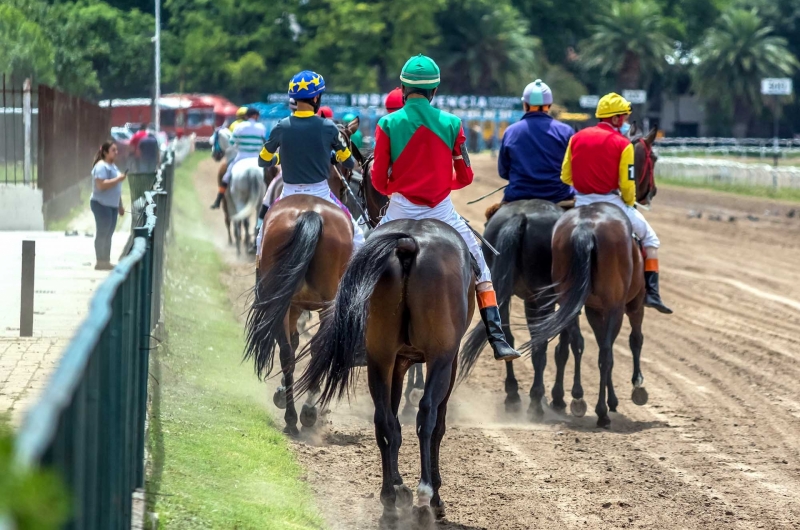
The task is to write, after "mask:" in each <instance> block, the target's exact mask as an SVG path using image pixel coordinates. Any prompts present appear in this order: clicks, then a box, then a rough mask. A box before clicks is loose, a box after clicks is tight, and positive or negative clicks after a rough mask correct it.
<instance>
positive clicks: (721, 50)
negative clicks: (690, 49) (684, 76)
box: [693, 8, 800, 137]
mask: <svg viewBox="0 0 800 530" xmlns="http://www.w3.org/2000/svg"><path fill="white" fill-rule="evenodd" d="M696 53H697V58H698V59H699V64H698V65H697V67H696V68H695V70H694V76H693V77H694V79H693V82H694V86H695V88H696V89H697V91H698V92H699V93H700V94H701V95H703V96H704V97H705V98H706V99H708V100H710V101H714V102H717V103H719V102H720V100H722V102H724V103H728V104H730V105H733V119H734V135H735V136H737V137H742V136H744V135H745V134H746V133H747V126H748V124H749V122H750V119H751V117H752V116H753V112H754V111H757V110H760V109H761V103H762V98H761V94H760V85H761V79H763V78H765V77H776V76H779V77H790V76H791V75H792V74H793V73H794V72H795V70H796V69H797V68H798V66H800V63H798V61H797V58H796V57H795V56H794V55H792V53H791V52H790V51H789V50H788V49H787V43H786V39H784V38H782V37H778V36H775V35H773V28H772V27H771V26H765V25H764V22H763V20H762V18H761V17H760V16H759V14H758V11H757V10H756V9H752V10H744V9H735V8H734V9H730V10H728V11H726V12H725V13H723V15H722V16H721V17H720V19H719V22H718V23H717V25H716V27H714V28H712V29H710V30H708V32H707V34H706V36H705V39H704V41H703V43H702V44H701V45H700V46H699V47H698V49H697V52H696Z"/></svg>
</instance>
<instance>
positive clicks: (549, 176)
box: [497, 79, 575, 203]
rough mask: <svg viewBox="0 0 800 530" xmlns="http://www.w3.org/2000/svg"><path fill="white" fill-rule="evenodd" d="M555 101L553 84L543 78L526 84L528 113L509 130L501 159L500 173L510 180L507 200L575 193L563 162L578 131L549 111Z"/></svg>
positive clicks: (548, 198) (562, 198) (560, 197)
mask: <svg viewBox="0 0 800 530" xmlns="http://www.w3.org/2000/svg"><path fill="white" fill-rule="evenodd" d="M552 104H553V94H552V92H550V87H548V86H547V85H546V84H545V83H543V82H542V80H541V79H537V80H536V81H534V82H533V83H531V84H529V85H528V86H526V87H525V91H524V92H523V93H522V107H523V110H524V111H525V115H524V116H522V119H521V120H520V121H518V122H517V123H515V124H513V125H511V126H509V127H508V129H506V132H505V134H503V140H502V142H501V143H500V155H499V156H498V158H497V172H498V173H499V174H500V178H502V179H504V180H507V181H508V186H507V187H506V189H505V191H504V193H503V202H504V203H506V202H511V201H520V200H525V199H542V200H545V201H551V202H554V203H559V202H562V201H568V200H570V199H572V198H573V197H574V195H575V190H573V189H572V188H571V187H570V186H568V185H566V184H564V183H563V182H561V163H562V162H563V161H564V153H566V151H567V145H569V139H570V138H572V135H573V134H575V131H574V130H573V129H572V127H570V126H569V125H567V124H566V123H561V122H560V121H558V120H556V119H553V118H552V117H551V116H550V114H548V112H549V110H550V105H552Z"/></svg>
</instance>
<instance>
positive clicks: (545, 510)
mask: <svg viewBox="0 0 800 530" xmlns="http://www.w3.org/2000/svg"><path fill="white" fill-rule="evenodd" d="M474 158H475V161H474V167H475V170H476V181H475V183H474V184H473V185H472V186H470V187H469V188H467V189H466V190H462V191H460V192H458V193H456V194H454V200H455V202H456V205H457V208H458V210H459V211H460V212H461V213H462V215H464V216H465V217H468V218H469V219H471V220H472V221H473V225H475V226H481V225H482V221H483V210H484V209H485V207H487V206H489V205H490V204H491V203H492V202H493V201H492V200H491V199H487V200H485V201H483V202H481V203H478V204H476V205H472V206H467V205H466V204H465V203H466V201H468V200H470V199H471V198H474V197H477V196H480V195H482V194H484V193H487V192H489V191H491V190H492V189H494V188H496V187H497V186H499V185H501V184H502V182H501V181H500V180H499V178H498V177H497V176H496V173H495V170H494V161H493V160H492V159H490V158H489V157H488V156H475V157H474ZM215 175H216V166H215V165H214V164H213V163H212V162H211V161H210V160H209V161H208V162H204V163H203V164H201V165H200V169H199V171H198V174H197V176H196V179H197V183H198V193H199V195H200V197H201V199H202V200H203V201H204V202H208V203H210V202H211V201H212V199H213V196H214V193H215V189H216V185H215ZM498 195H499V194H498ZM498 200H499V197H498ZM791 209H792V205H790V204H780V203H775V202H768V201H763V200H755V199H746V198H737V197H733V196H729V195H722V194H714V193H710V192H699V191H694V190H680V189H662V190H660V193H659V196H658V198H657V199H656V206H655V209H654V210H653V211H651V212H646V216H647V217H648V219H649V220H650V221H651V223H652V224H653V226H654V228H655V229H656V231H657V232H658V234H659V236H660V237H661V239H662V245H663V246H662V252H661V262H662V289H663V296H664V298H665V300H666V301H667V302H668V303H669V304H670V305H671V306H672V307H673V309H674V310H675V315H673V316H663V315H659V314H657V313H655V312H653V311H648V312H647V315H646V318H645V322H644V334H645V346H644V349H643V352H642V359H643V365H642V369H643V371H644V376H645V384H646V387H647V389H648V391H649V394H650V401H649V403H648V404H647V405H645V406H644V407H637V406H635V405H634V404H633V403H632V402H631V400H630V386H629V383H628V382H629V381H630V374H631V373H632V366H631V355H630V351H629V349H628V346H627V334H628V328H627V324H626V326H625V327H623V330H622V332H621V334H620V337H619V338H618V340H617V343H616V348H615V354H616V355H615V365H614V375H615V380H616V381H617V385H616V386H617V388H618V394H619V396H620V406H619V413H616V414H614V413H612V414H611V419H612V425H611V428H610V429H609V430H603V429H597V428H596V427H595V421H596V417H595V416H594V414H593V410H594V404H595V402H596V399H597V384H598V378H599V375H598V371H597V346H596V343H595V342H594V339H593V336H592V334H591V331H590V329H589V327H588V325H586V323H585V322H584V323H583V331H584V334H585V337H586V352H585V355H584V362H583V370H584V371H583V384H584V389H585V392H586V400H587V403H588V405H589V413H588V414H587V416H586V417H584V418H581V419H577V418H574V417H571V416H567V415H559V414H556V413H554V412H552V411H547V413H546V416H545V421H543V422H538V423H533V422H531V421H530V420H529V419H528V416H527V414H526V413H525V409H526V408H527V403H523V411H522V412H520V413H518V414H507V413H506V412H505V410H504V407H503V399H504V393H503V378H504V374H505V370H504V368H503V366H502V365H500V364H497V363H495V362H494V361H493V360H491V356H490V355H488V352H484V355H483V357H482V358H481V359H480V360H479V363H478V366H477V367H476V369H475V371H474V373H473V375H472V377H471V378H470V380H469V381H468V382H466V383H465V384H463V385H462V386H461V387H459V388H458V390H457V391H456V393H455V394H454V396H453V397H452V398H451V400H450V409H449V414H448V432H447V435H446V436H445V439H444V441H443V443H442V477H443V485H442V490H441V494H442V498H443V499H444V501H445V502H446V503H447V517H446V520H445V521H444V522H442V523H440V524H439V528H445V529H465V530H466V529H525V528H676V529H677V528H708V529H716V528H719V529H723V528H724V529H729V528H743V529H745V528H747V529H749V528H800V392H798V384H797V383H798V381H800V267H798V266H797V264H798V263H800V219H798V218H797V217H788V216H787V213H789V212H790V210H791ZM690 212H692V213H694V212H702V217H701V218H696V217H695V216H690V215H689V214H690ZM748 216H750V217H749V218H748ZM731 217H733V218H734V219H733V220H730V218H731ZM717 219H720V220H717ZM207 221H208V223H207V224H208V229H209V234H212V235H211V237H213V238H214V240H215V241H216V242H217V243H218V245H219V248H220V251H221V252H222V253H223V254H224V255H225V256H226V257H227V259H229V260H230V261H231V263H233V267H232V268H231V272H230V273H229V274H228V275H227V276H226V277H225V278H224V279H223V280H224V281H226V282H227V283H228V285H229V286H230V292H231V301H232V304H234V306H235V307H236V308H237V310H238V311H239V312H241V310H242V309H243V308H244V304H245V299H244V297H243V296H241V293H243V292H244V291H245V290H246V289H248V288H249V287H250V286H251V285H252V279H253V275H252V264H251V263H247V262H245V261H244V260H237V259H236V258H235V253H234V252H233V250H232V249H231V248H230V247H227V246H226V244H225V238H224V235H223V234H224V232H223V230H222V221H221V215H220V214H218V213H216V212H214V213H212V212H209V214H208V217H207ZM512 322H514V323H516V324H517V325H518V326H517V327H518V328H519V331H517V332H516V333H515V334H516V336H517V340H518V342H519V341H521V340H525V339H526V338H527V337H526V334H525V332H524V331H522V329H521V328H522V322H523V320H522V311H521V304H519V303H515V308H514V313H513V317H512ZM552 350H553V348H552V347H551V348H550V353H549V354H548V357H549V358H548V367H547V372H546V376H545V382H546V385H547V387H548V398H549V388H550V387H551V386H552V384H553V381H554V375H555V370H554V362H553V358H552ZM571 369H572V363H571V362H570V364H569V365H568V368H567V377H566V379H565V381H567V382H568V384H569V382H571V376H572V373H571ZM517 378H518V379H519V381H520V385H521V387H522V388H521V389H520V393H521V394H524V396H523V401H527V390H528V389H529V386H530V384H531V381H532V369H531V366H530V361H529V360H524V361H523V362H519V361H518V362H517ZM362 379H364V376H363V374H362ZM274 386H275V382H274V381H272V382H269V383H268V384H267V388H265V393H264V394H265V402H269V404H268V405H267V406H268V407H271V406H272V405H271V395H272V391H273V390H274ZM362 386H363V385H362ZM566 390H567V392H569V388H567V389H566ZM412 425H413V418H412V419H408V420H405V421H404V429H403V431H404V434H405V440H404V445H403V447H402V449H401V462H400V470H401V473H403V476H404V478H405V480H406V483H407V484H409V485H410V486H412V489H414V487H415V486H416V483H417V481H418V473H419V464H418V451H417V440H416V436H415V435H414V428H413V426H412ZM294 447H295V450H296V453H297V455H298V458H299V459H300V461H301V462H302V463H303V465H304V466H306V468H307V470H308V475H307V478H308V481H309V482H310V483H311V485H312V487H313V489H314V491H315V492H316V493H317V496H318V500H319V501H318V502H319V506H320V508H321V509H322V510H323V512H324V514H325V516H326V518H327V520H328V522H329V525H330V527H331V528H336V529H374V528H377V526H378V523H377V521H378V518H379V516H380V512H381V506H380V501H379V499H378V492H379V489H380V483H381V479H380V457H379V452H378V449H377V446H376V445H375V441H374V430H373V426H372V404H371V402H370V400H369V397H368V395H367V394H366V392H363V391H362V392H360V393H359V395H358V396H357V397H356V399H355V400H354V401H353V402H352V403H350V404H349V405H348V404H347V403H341V404H339V405H337V406H336V407H335V408H334V410H333V413H332V414H331V415H330V417H329V423H328V424H327V425H325V426H324V427H323V428H322V429H320V430H318V431H317V432H316V433H313V434H311V433H307V434H305V435H304V437H303V438H302V439H301V440H300V441H297V442H296V443H295V444H294Z"/></svg>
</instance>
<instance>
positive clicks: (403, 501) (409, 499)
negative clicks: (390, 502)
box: [394, 484, 414, 510]
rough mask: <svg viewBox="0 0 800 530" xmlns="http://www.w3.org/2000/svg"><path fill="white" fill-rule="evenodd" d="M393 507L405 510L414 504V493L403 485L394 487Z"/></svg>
mask: <svg viewBox="0 0 800 530" xmlns="http://www.w3.org/2000/svg"><path fill="white" fill-rule="evenodd" d="M394 493H395V501H394V505H395V506H396V507H397V508H398V509H400V510H407V509H408V508H411V505H413V504H414V492H413V491H411V488H409V487H408V486H406V485H405V484H400V485H399V486H395V487H394Z"/></svg>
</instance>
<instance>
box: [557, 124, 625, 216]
mask: <svg viewBox="0 0 800 530" xmlns="http://www.w3.org/2000/svg"><path fill="white" fill-rule="evenodd" d="M561 178H562V180H563V181H564V182H565V183H569V184H572V186H573V187H574V188H575V190H576V191H577V192H578V193H580V194H583V195H589V194H598V195H607V194H609V193H613V192H615V191H617V190H619V191H620V193H621V194H622V200H623V201H625V204H627V205H629V206H633V204H634V202H635V201H636V182H635V180H634V174H633V145H632V144H631V142H630V140H629V139H628V138H627V137H625V136H623V135H621V134H619V132H617V131H616V130H614V128H613V127H611V126H610V125H609V124H607V123H599V124H597V125H595V126H594V127H587V128H586V129H583V130H581V131H579V132H577V133H576V134H575V136H573V137H572V140H570V143H569V148H568V149H567V154H566V156H565V157H564V164H563V166H562V175H561Z"/></svg>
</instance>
